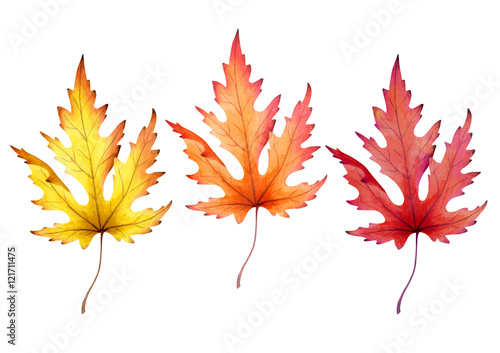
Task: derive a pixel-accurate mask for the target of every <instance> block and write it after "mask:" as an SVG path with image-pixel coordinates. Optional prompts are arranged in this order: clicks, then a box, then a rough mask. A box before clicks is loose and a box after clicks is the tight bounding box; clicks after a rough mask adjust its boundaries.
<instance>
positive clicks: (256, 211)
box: [236, 206, 259, 288]
mask: <svg viewBox="0 0 500 353" xmlns="http://www.w3.org/2000/svg"><path fill="white" fill-rule="evenodd" d="M258 214H259V207H258V206H257V207H256V208H255V234H254V236H253V245H252V250H250V254H248V257H247V259H246V261H245V263H244V264H243V266H242V267H241V270H240V273H239V274H238V279H237V280H236V288H240V281H241V275H242V274H243V270H244V269H245V266H246V264H247V262H248V260H249V259H250V256H252V253H253V249H254V248H255V242H256V241H257V215H258Z"/></svg>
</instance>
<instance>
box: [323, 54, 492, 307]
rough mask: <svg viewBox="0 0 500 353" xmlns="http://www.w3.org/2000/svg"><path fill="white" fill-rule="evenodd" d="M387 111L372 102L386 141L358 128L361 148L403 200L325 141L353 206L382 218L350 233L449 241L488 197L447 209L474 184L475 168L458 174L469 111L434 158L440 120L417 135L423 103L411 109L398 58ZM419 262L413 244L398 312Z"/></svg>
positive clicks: (401, 241) (468, 153)
mask: <svg viewBox="0 0 500 353" xmlns="http://www.w3.org/2000/svg"><path fill="white" fill-rule="evenodd" d="M383 92H384V98H385V103H386V111H385V112H384V111H383V110H382V109H379V108H377V107H373V114H374V116H375V122H376V124H375V127H376V128H377V129H378V130H379V131H380V132H381V133H382V135H383V136H384V138H385V140H386V142H387V146H386V147H381V146H380V145H379V144H378V143H377V142H376V141H375V140H374V139H373V138H370V139H368V138H366V137H365V136H363V135H361V134H360V133H357V135H358V136H359V137H360V138H361V140H363V142H364V145H363V147H364V148H366V149H367V150H368V151H369V152H370V153H371V154H372V157H371V159H372V160H373V161H375V162H376V163H378V164H379V165H380V167H381V173H383V174H385V175H387V176H388V177H390V178H391V179H392V180H394V182H396V184H397V185H398V186H399V188H400V189H401V191H402V193H403V195H404V202H403V204H402V205H396V204H394V203H393V202H392V201H391V199H390V198H389V196H388V195H387V193H386V192H385V190H384V188H383V187H382V186H381V185H380V184H379V183H378V182H377V180H376V179H375V178H374V177H373V175H372V174H371V173H370V172H369V171H368V169H367V168H366V167H365V166H364V165H363V164H361V163H360V162H358V161H357V160H355V159H354V158H352V157H350V156H349V155H347V154H345V153H343V152H341V151H340V150H338V149H336V150H334V149H332V148H330V147H328V146H327V148H328V149H329V150H330V152H332V153H333V156H334V157H335V158H338V159H340V161H341V163H342V164H343V165H344V167H345V169H346V170H347V174H346V175H345V178H346V179H347V180H348V181H349V184H351V185H353V186H354V187H355V188H356V189H358V191H359V196H358V197H357V198H356V199H354V200H351V201H348V203H349V204H351V205H354V206H357V207H358V210H374V211H378V212H380V213H381V214H382V215H383V216H384V218H385V221H384V222H383V223H370V224H369V226H368V227H367V228H363V227H361V228H358V229H357V230H354V231H349V232H347V233H348V234H351V235H355V236H360V237H364V238H366V239H365V240H366V241H369V240H376V241H377V244H382V243H386V242H388V241H391V240H394V243H395V244H396V247H397V248H398V249H401V248H402V247H403V246H404V245H405V243H406V240H407V239H408V237H409V236H410V235H411V234H413V233H415V234H416V240H415V241H416V246H417V245H418V235H419V234H420V233H425V234H427V235H428V236H429V238H431V239H432V240H433V241H436V240H439V241H441V242H443V243H449V240H448V239H447V238H446V236H447V235H449V234H460V233H464V232H466V231H467V230H466V227H469V226H471V225H473V224H474V223H476V218H477V217H478V216H479V214H480V213H481V212H482V211H483V210H484V208H485V207H486V202H485V203H484V204H483V205H482V206H479V207H476V208H475V209H473V210H468V209H466V208H462V209H459V210H457V211H453V212H449V211H447V210H446V205H447V204H448V202H449V201H450V200H451V199H453V198H455V197H457V196H460V195H463V194H464V193H463V191H462V189H463V188H464V187H466V186H467V185H470V184H472V179H473V178H474V177H476V176H477V175H479V173H478V172H471V173H465V174H462V169H463V168H465V167H466V166H467V165H468V164H469V162H470V159H471V157H472V155H473V154H474V150H468V149H467V145H468V144H469V142H470V140H471V137H472V133H470V132H469V128H470V124H471V113H470V111H468V112H467V119H466V120H465V124H464V126H463V127H459V128H458V129H457V131H456V132H455V135H454V137H453V140H452V142H451V144H450V143H446V152H445V155H444V157H443V160H442V161H441V163H438V162H437V161H436V160H434V158H433V154H434V150H435V145H433V143H434V141H435V140H436V138H437V137H438V136H439V134H438V130H439V126H440V121H438V122H436V123H435V124H434V125H433V126H432V127H431V128H430V130H429V131H428V132H427V133H426V134H425V135H424V136H422V137H418V136H416V135H415V133H414V131H415V127H416V125H417V124H418V122H419V120H420V118H421V115H420V112H421V111H422V107H423V105H419V106H418V107H416V108H410V106H409V104H410V98H411V93H410V91H406V89H405V81H404V80H403V79H402V78H401V71H400V68H399V57H398V58H397V59H396V63H395V64H394V68H393V70H392V76H391V83H390V86H389V90H385V89H384V90H383ZM427 168H429V169H430V174H429V191H428V194H427V197H426V199H425V200H420V198H419V197H418V188H419V184H420V180H421V178H422V175H423V174H424V173H425V171H426V170H427ZM416 264H417V247H416V248H415V264H414V267H413V272H412V275H411V277H410V280H409V281H408V284H407V285H406V287H405V288H404V290H403V293H402V294H401V297H400V298H399V301H398V305H397V313H398V314H399V312H400V311H401V301H402V299H403V295H404V293H405V291H406V289H407V288H408V285H409V284H410V282H411V280H412V278H413V275H414V273H415V267H416Z"/></svg>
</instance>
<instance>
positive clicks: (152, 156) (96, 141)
mask: <svg viewBox="0 0 500 353" xmlns="http://www.w3.org/2000/svg"><path fill="white" fill-rule="evenodd" d="M68 95H69V99H70V102H71V111H68V110H66V109H64V108H61V107H58V113H59V119H60V122H61V124H60V126H61V127H62V129H63V130H64V131H65V132H66V134H67V135H68V136H69V138H70V140H71V146H69V147H66V146H64V145H63V143H62V142H61V141H60V140H59V139H58V138H52V137H49V136H47V135H46V134H44V133H43V132H42V133H41V134H42V136H43V137H44V138H45V139H46V140H47V141H48V142H49V145H48V147H49V148H50V149H51V150H52V151H54V152H55V154H56V155H57V157H56V160H58V161H59V162H61V163H62V164H63V165H64V166H65V167H66V173H68V174H69V175H71V176H73V177H74V178H76V179H77V180H78V181H79V182H80V183H81V184H82V186H83V187H84V188H85V190H86V191H87V194H88V197H89V201H88V203H87V204H86V205H81V204H80V203H78V202H77V201H76V199H75V198H74V197H73V195H72V194H71V191H70V190H69V189H68V188H67V186H66V185H65V184H64V183H63V181H62V180H61V179H60V178H59V177H58V176H57V174H56V173H55V172H54V170H53V169H52V168H51V167H50V166H49V165H47V164H46V163H45V162H43V161H42V160H40V159H39V158H37V157H35V156H34V155H32V154H30V153H28V152H26V151H25V150H24V149H21V150H20V149H18V148H15V147H13V146H11V147H12V148H13V149H14V151H16V152H17V154H18V156H19V157H20V158H22V159H24V160H25V161H26V163H27V164H28V166H29V168H30V169H31V173H32V174H31V175H30V179H31V180H33V183H34V184H35V185H37V186H38V187H40V188H41V189H42V190H43V193H44V194H43V196H42V198H41V199H39V200H36V201H33V203H34V204H36V205H39V206H42V209H44V210H58V211H63V212H64V213H66V214H67V215H68V216H69V218H70V221H69V222H68V223H56V224H54V226H53V227H45V228H43V229H41V230H38V231H33V232H32V233H33V234H36V235H40V236H45V237H49V238H50V240H51V241H56V240H60V241H61V243H62V244H67V243H70V242H73V241H75V240H78V241H79V242H80V245H81V247H82V249H86V248H87V247H88V246H89V244H90V242H91V241H92V238H93V237H94V236H95V235H96V234H100V235H101V256H100V259H99V269H98V272H97V275H96V277H95V278H96V279H97V276H98V275H99V271H100V268H101V260H102V237H103V235H104V233H109V234H111V235H112V236H113V237H114V238H115V239H116V240H118V241H121V240H124V241H126V242H129V243H133V242H134V240H133V239H132V238H131V236H132V235H134V234H145V233H149V232H151V227H153V226H156V225H158V224H160V222H161V221H160V219H161V218H162V217H163V215H164V214H165V213H166V212H167V211H168V209H169V208H170V205H171V204H172V202H170V203H169V204H168V205H167V206H163V207H161V208H160V209H158V210H153V209H152V208H146V209H144V210H142V211H139V212H135V211H132V209H131V205H132V203H133V202H134V201H135V200H136V199H138V198H139V197H141V196H145V195H147V194H148V191H147V189H148V188H149V187H150V186H152V185H154V184H156V183H157V182H158V181H157V179H158V178H159V177H160V176H162V175H163V174H164V173H163V172H155V173H149V174H148V173H147V172H146V170H147V169H148V168H149V167H151V165H153V163H155V161H156V156H157V155H158V153H159V150H153V149H152V146H153V144H154V142H155V140H156V133H154V131H153V130H154V127H155V124H156V113H155V111H154V110H153V114H152V117H151V121H150V123H149V125H148V126H147V127H144V128H142V131H141V132H140V134H139V137H138V139H137V143H135V144H134V143H130V146H131V149H130V154H129V156H128V159H127V161H126V162H122V161H120V160H119V159H118V158H117V157H118V152H119V151H120V146H119V145H118V142H119V141H120V139H121V138H122V137H123V129H124V128H125V121H122V122H121V123H120V124H119V125H118V126H117V127H116V128H115V130H114V131H113V132H112V133H111V134H110V135H109V136H106V137H104V136H101V135H100V134H99V128H100V127H101V125H102V123H103V122H104V120H105V119H106V109H107V105H104V106H102V107H100V108H95V107H94V103H95V99H96V93H95V91H92V90H91V89H90V81H88V80H87V76H86V73H85V66H84V61H83V57H82V60H81V61H80V64H79V66H78V70H77V72H76V79H75V88H74V89H73V90H70V89H69V90H68ZM113 167H114V175H113V194H112V196H111V198H110V199H109V200H106V199H105V198H104V195H103V188H104V182H105V180H106V177H107V176H108V174H109V172H110V171H111V169H112V168H113ZM94 283H95V279H94ZM94 283H92V286H91V287H90V289H89V291H88V292H87V296H88V294H89V293H90V290H91V289H92V287H93V285H94ZM87 296H85V299H84V301H83V304H82V313H84V312H85V302H86V299H87Z"/></svg>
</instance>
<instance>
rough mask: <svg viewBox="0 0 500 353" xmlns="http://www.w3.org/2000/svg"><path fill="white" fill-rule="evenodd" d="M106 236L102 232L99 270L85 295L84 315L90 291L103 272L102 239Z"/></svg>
mask: <svg viewBox="0 0 500 353" xmlns="http://www.w3.org/2000/svg"><path fill="white" fill-rule="evenodd" d="M103 236H104V232H101V251H100V253H99V268H98V269H97V274H96V275H95V278H94V282H92V285H91V286H90V288H89V290H88V292H87V294H86V295H85V299H83V303H82V314H85V304H87V298H88V296H89V294H90V291H91V290H92V287H94V284H95V281H96V280H97V277H98V276H99V272H101V262H102V238H103Z"/></svg>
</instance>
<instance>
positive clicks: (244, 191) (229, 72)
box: [167, 33, 326, 288]
mask: <svg viewBox="0 0 500 353" xmlns="http://www.w3.org/2000/svg"><path fill="white" fill-rule="evenodd" d="M223 68H224V74H225V77H226V85H223V84H221V83H219V82H214V83H213V86H214V91H215V97H216V98H215V101H216V102H217V104H219V105H220V106H221V108H222V109H223V110H224V112H225V114H226V118H227V120H226V121H221V120H219V119H218V118H217V117H216V116H215V114H214V113H212V112H210V113H207V112H205V111H204V110H202V109H200V108H197V109H198V111H199V112H200V113H201V114H202V115H203V121H204V122H205V123H206V124H207V125H208V126H209V127H210V128H211V130H212V131H211V133H212V134H213V135H214V136H216V137H217V138H218V139H219V140H220V141H221V147H222V148H224V149H226V150H227V151H229V152H231V153H232V154H233V155H234V156H235V157H236V158H237V160H238V161H239V163H240V164H241V167H242V168H243V171H244V175H243V178H241V179H236V178H234V177H233V176H232V175H231V174H230V172H229V171H228V169H227V167H226V166H225V164H224V163H223V162H222V160H221V159H220V158H219V157H218V156H217V154H216V153H215V152H214V151H213V150H212V148H211V147H210V146H209V145H208V144H207V143H206V142H205V141H204V140H203V139H202V138H201V137H199V136H198V135H196V134H194V133H193V132H191V131H190V130H188V129H186V128H184V127H182V126H181V125H179V124H174V123H171V122H168V121H167V122H168V123H169V124H170V126H171V127H172V128H173V130H174V131H175V132H177V133H179V134H180V135H181V137H182V138H183V139H184V142H185V143H186V145H187V149H186V150H185V152H186V154H187V155H188V156H189V158H190V159H192V160H193V161H195V162H196V163H197V164H198V167H199V170H198V171H197V172H196V173H195V174H193V175H189V178H191V179H194V180H196V181H197V182H198V184H211V185H217V186H219V187H220V188H222V189H223V191H224V193H225V195H224V196H223V197H220V198H210V199H209V200H208V201H200V202H198V203H197V204H196V205H192V206H188V207H189V208H190V209H192V210H198V211H202V212H205V214H206V215H216V216H217V218H222V217H227V216H230V215H234V217H235V219H236V222H238V223H241V222H243V220H244V219H245V217H246V215H247V213H248V211H249V210H250V209H252V208H256V212H255V235H254V242H253V246H252V250H251V251H250V254H249V255H248V258H247V259H246V261H245V263H244V264H243V267H242V268H241V271H240V273H239V275H238V278H237V281H236V286H237V287H238V288H239V287H240V280H241V274H242V272H243V269H244V267H245V265H246V263H247V261H248V259H249V258H250V256H251V254H252V252H253V249H254V247H255V241H256V237H257V214H258V210H259V208H260V207H263V208H265V209H267V210H268V211H269V212H270V213H271V214H272V215H273V216H274V215H276V214H278V215H280V216H282V217H288V213H287V210H289V209H295V208H301V207H304V206H306V201H309V200H312V199H314V198H315V197H316V196H315V195H316V192H317V191H318V190H319V188H320V187H321V186H322V185H323V183H324V182H325V180H326V177H325V178H323V179H322V180H320V181H317V182H315V183H314V184H308V183H305V182H304V183H300V184H298V185H294V186H289V185H287V183H286V179H287V178H288V176H289V175H290V174H292V173H293V172H295V171H298V170H301V169H303V166H302V163H304V162H305V161H307V160H309V159H310V158H312V153H313V152H314V151H316V150H317V149H318V148H319V147H306V148H303V147H301V145H302V143H304V142H305V141H306V140H307V139H308V138H309V137H310V134H311V131H312V130H313V128H314V125H312V124H307V120H308V119H309V116H310V115H311V108H310V107H309V102H310V99H311V87H310V86H309V85H308V87H307V92H306V95H305V98H304V100H303V101H302V102H299V103H297V105H296V106H295V109H294V111H293V114H292V116H291V118H286V125H285V130H284V132H283V133H282V134H281V136H279V137H278V136H276V135H275V134H274V133H273V128H274V125H275V120H274V119H273V117H274V115H275V114H276V112H277V111H278V104H279V100H280V96H278V97H276V98H274V99H273V100H272V101H271V103H270V104H269V105H268V106H267V108H266V109H264V110H263V111H257V110H256V109H255V108H254V104H255V101H256V100H257V98H258V97H259V94H260V92H261V88H260V87H261V85H262V79H260V80H258V81H256V82H250V72H251V69H250V66H249V65H246V64H245V56H244V55H243V54H242V52H241V47H240V40H239V34H238V33H236V36H235V38H234V41H233V45H232V48H231V55H230V59H229V64H224V65H223ZM268 142H269V150H268V152H269V163H268V167H267V171H266V173H265V174H263V175H262V174H260V173H259V170H258V167H259V165H258V164H259V157H260V155H261V152H262V150H263V149H264V146H265V145H266V144H267V143H268Z"/></svg>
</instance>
